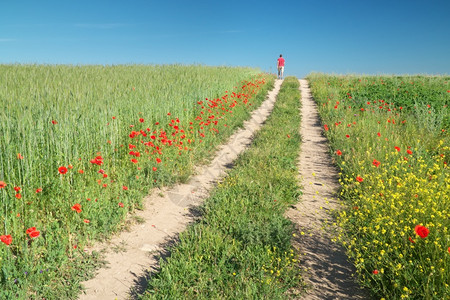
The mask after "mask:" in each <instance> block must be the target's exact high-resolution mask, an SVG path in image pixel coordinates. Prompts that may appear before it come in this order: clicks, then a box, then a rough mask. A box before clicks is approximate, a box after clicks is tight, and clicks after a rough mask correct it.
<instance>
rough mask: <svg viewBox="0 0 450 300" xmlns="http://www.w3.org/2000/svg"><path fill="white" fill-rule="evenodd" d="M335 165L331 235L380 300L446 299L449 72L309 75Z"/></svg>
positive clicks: (449, 218)
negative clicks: (337, 207) (336, 207)
mask: <svg viewBox="0 0 450 300" xmlns="http://www.w3.org/2000/svg"><path fill="white" fill-rule="evenodd" d="M308 80H309V81H310V84H311V90H312V93H313V96H314V98H315V100H316V102H317V103H318V109H319V112H320V115H321V118H322V121H323V124H324V134H325V135H326V136H327V137H328V139H329V140H330V143H331V151H332V152H333V156H334V160H335V163H336V164H337V166H338V167H339V168H340V170H341V173H340V175H341V179H340V183H341V192H340V195H341V198H342V199H343V200H344V206H343V207H344V209H343V210H342V211H341V212H339V213H338V216H337V224H338V225H339V226H340V227H341V228H342V231H341V232H340V234H339V235H338V236H336V239H337V240H339V241H340V242H341V243H342V244H343V245H345V246H346V248H347V251H348V254H349V256H350V258H351V260H352V261H353V262H354V263H355V265H356V267H357V272H358V273H359V275H360V279H361V283H362V284H363V285H364V286H366V287H368V288H369V289H370V290H371V292H372V293H373V295H374V296H375V298H376V299H380V298H382V299H404V298H411V299H449V298H450V288H449V278H450V232H449V227H450V210H449V208H450V192H449V191H450V171H449V167H448V162H449V158H450V139H449V134H448V130H450V121H449V120H450V110H449V107H448V105H449V104H450V77H442V76H440V77H438V76H436V77H430V76H403V77H401V76H398V77H396V76H359V77H358V76H329V75H323V74H311V75H309V76H308Z"/></svg>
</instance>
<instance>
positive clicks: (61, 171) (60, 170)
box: [58, 166, 67, 175]
mask: <svg viewBox="0 0 450 300" xmlns="http://www.w3.org/2000/svg"><path fill="white" fill-rule="evenodd" d="M58 172H59V173H60V174H63V175H64V174H66V173H67V168H66V167H64V166H62V167H59V168H58Z"/></svg>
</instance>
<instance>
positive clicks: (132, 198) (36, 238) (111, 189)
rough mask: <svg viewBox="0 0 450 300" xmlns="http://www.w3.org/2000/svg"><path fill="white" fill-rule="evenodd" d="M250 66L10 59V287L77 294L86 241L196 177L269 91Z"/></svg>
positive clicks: (6, 226) (3, 88)
mask: <svg viewBox="0 0 450 300" xmlns="http://www.w3.org/2000/svg"><path fill="white" fill-rule="evenodd" d="M272 85H273V78H272V77H271V76H266V75H263V74H259V71H258V70H255V69H248V68H226V67H205V66H181V65H171V66H145V65H122V66H48V65H0V132H1V133H2V134H1V135H0V201H1V208H0V209H1V212H2V213H1V216H0V221H1V224H2V235H1V236H0V238H1V241H2V243H0V269H1V272H0V285H1V287H2V288H1V289H0V298H22V299H23V298H53V299H66V298H74V297H75V296H76V295H77V294H78V293H79V290H80V282H81V281H82V280H83V279H85V278H86V277H88V276H90V275H89V274H91V273H92V270H91V269H92V265H97V264H100V263H101V262H100V261H99V257H98V255H96V254H95V253H94V254H93V255H89V254H86V253H85V252H84V251H83V249H84V247H85V246H86V245H87V244H89V243H92V241H93V240H97V239H104V238H106V237H108V236H109V235H110V234H111V233H112V232H114V231H116V230H117V229H119V228H121V227H122V225H123V222H124V219H125V217H126V216H127V214H128V212H130V211H133V210H134V209H141V208H142V197H143V196H144V195H145V194H147V193H148V191H149V190H150V189H151V188H152V187H155V186H161V185H170V184H172V183H174V182H177V181H183V180H186V178H188V177H189V175H190V174H191V172H192V168H193V165H194V164H198V163H202V162H205V161H207V160H208V159H209V158H210V156H211V154H212V152H213V151H212V150H214V149H215V148H216V147H217V145H219V144H220V143H222V142H223V141H224V140H225V139H226V138H227V137H228V136H229V135H231V133H232V132H233V131H234V130H235V129H236V128H237V127H239V126H242V123H243V120H245V119H246V118H248V117H249V115H250V112H251V111H252V110H253V109H254V108H255V107H257V106H258V105H259V104H260V103H261V102H262V101H263V99H264V98H265V95H266V93H267V91H268V90H269V89H270V88H271V86H272Z"/></svg>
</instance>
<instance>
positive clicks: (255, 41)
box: [0, 0, 450, 78]
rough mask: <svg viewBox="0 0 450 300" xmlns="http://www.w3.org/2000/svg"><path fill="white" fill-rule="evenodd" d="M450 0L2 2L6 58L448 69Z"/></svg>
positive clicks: (335, 69) (338, 69)
mask: <svg viewBox="0 0 450 300" xmlns="http://www.w3.org/2000/svg"><path fill="white" fill-rule="evenodd" d="M449 12H450V1H448V0H436V1H435V0H429V1H424V0H378V1H375V0H290V1H283V0H278V1H267V0H245V1H244V0H239V1H237V0H225V1H216V0H190V1H187V0H177V1H175V0H173V1H172V0H164V1H163V0H159V1H153V0H146V1H144V0H129V1H123V0H120V1H119V0H109V1H106V0H88V1H85V0H77V1H63V0H58V1H53V0H48V1H46V0H42V1H36V0H17V1H10V0H0V64H15V63H20V64H29V63H32V64H75V65H83V64H103V65H115V64H201V65H213V66H223V65H226V66H249V67H256V68H259V69H261V70H262V71H265V72H271V73H274V72H275V71H276V60H277V58H278V57H279V55H280V54H283V57H284V58H285V59H286V67H285V75H293V76H297V77H299V78H302V77H304V76H306V75H307V74H309V73H311V72H324V73H333V74H349V73H350V74H377V75H385V74H427V75H438V74H446V75H448V74H450V17H449Z"/></svg>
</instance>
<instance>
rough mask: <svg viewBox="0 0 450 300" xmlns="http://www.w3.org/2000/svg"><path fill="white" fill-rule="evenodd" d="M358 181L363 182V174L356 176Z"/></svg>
mask: <svg viewBox="0 0 450 300" xmlns="http://www.w3.org/2000/svg"><path fill="white" fill-rule="evenodd" d="M356 181H358V182H363V181H364V179H363V178H362V177H361V176H356Z"/></svg>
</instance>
